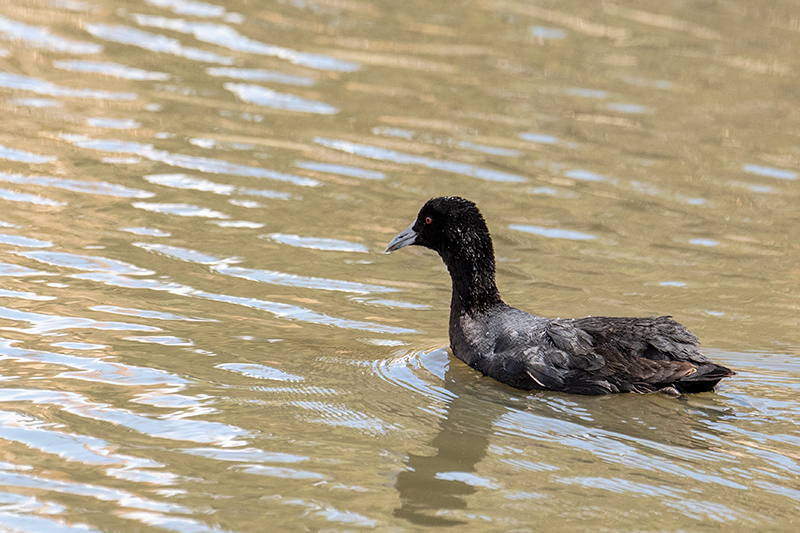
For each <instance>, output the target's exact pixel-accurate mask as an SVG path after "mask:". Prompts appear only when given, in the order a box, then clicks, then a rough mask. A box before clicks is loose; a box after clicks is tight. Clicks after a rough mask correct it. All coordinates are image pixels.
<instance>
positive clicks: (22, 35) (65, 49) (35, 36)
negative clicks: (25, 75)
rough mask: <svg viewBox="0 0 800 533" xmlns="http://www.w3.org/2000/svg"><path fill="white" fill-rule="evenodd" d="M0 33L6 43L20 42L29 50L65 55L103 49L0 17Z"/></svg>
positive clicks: (90, 52) (93, 44) (97, 51)
mask: <svg viewBox="0 0 800 533" xmlns="http://www.w3.org/2000/svg"><path fill="white" fill-rule="evenodd" d="M0 33H2V34H3V39H4V40H7V41H22V42H24V43H25V45H26V46H28V47H30V48H39V49H44V50H49V51H51V52H58V53H65V54H99V53H100V52H102V51H103V47H102V46H100V45H99V44H95V43H87V42H84V41H72V40H70V39H65V38H63V37H59V36H57V35H53V34H51V33H50V32H49V31H48V30H47V29H46V28H41V27H39V26H30V25H28V24H23V23H22V22H17V21H16V20H11V19H9V18H6V17H4V16H2V15H0Z"/></svg>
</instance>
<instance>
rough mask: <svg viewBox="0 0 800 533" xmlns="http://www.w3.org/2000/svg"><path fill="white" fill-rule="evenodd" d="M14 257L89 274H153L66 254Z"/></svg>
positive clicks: (102, 259) (120, 263) (109, 261)
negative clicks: (75, 269)
mask: <svg viewBox="0 0 800 533" xmlns="http://www.w3.org/2000/svg"><path fill="white" fill-rule="evenodd" d="M14 253H15V254H16V255H20V256H22V257H27V258H28V259H33V260H35V261H39V262H41V263H45V264H47V265H52V266H59V267H67V268H77V269H79V270H88V271H90V272H113V273H114V274H125V275H130V276H147V275H151V274H155V272H153V271H152V270H147V269H144V268H139V267H137V266H134V265H132V264H130V263H126V262H124V261H117V260H115V259H107V258H105V257H97V256H89V255H78V254H71V253H67V252H45V251H31V252H14Z"/></svg>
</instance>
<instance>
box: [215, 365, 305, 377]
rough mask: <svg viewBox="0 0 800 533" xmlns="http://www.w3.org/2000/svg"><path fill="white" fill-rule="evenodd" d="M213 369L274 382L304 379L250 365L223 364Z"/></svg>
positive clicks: (264, 366) (273, 369) (274, 369)
mask: <svg viewBox="0 0 800 533" xmlns="http://www.w3.org/2000/svg"><path fill="white" fill-rule="evenodd" d="M215 368H221V369H223V370H230V371H231V372H236V373H238V374H241V375H243V376H247V377H249V378H256V379H271V380H275V381H303V380H304V379H305V378H304V377H302V376H295V375H294V374H289V373H288V372H284V371H283V370H278V369H277V368H271V367H268V366H266V365H257V364H252V363H223V364H220V365H217V366H216V367H215Z"/></svg>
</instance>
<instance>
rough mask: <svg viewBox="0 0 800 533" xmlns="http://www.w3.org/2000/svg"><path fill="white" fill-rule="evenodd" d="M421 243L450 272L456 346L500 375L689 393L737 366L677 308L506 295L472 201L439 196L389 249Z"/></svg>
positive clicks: (512, 381)
mask: <svg viewBox="0 0 800 533" xmlns="http://www.w3.org/2000/svg"><path fill="white" fill-rule="evenodd" d="M412 244H413V245H418V246H424V247H426V248H430V249H431V250H434V251H436V252H438V254H439V255H440V256H441V258H442V260H443V261H444V263H445V265H447V270H448V271H449V272H450V278H451V280H452V283H453V294H452V300H451V302H450V347H451V348H452V350H453V354H454V355H455V356H456V357H458V358H459V359H461V360H462V361H464V362H465V363H467V364H468V365H470V366H471V367H473V368H475V369H476V370H478V371H480V372H482V373H483V374H485V375H487V376H490V377H492V378H494V379H496V380H497V381H500V382H502V383H506V384H508V385H511V386H512V387H517V388H519V389H525V390H554V391H561V392H567V393H573V394H610V393H615V392H639V393H646V392H664V393H667V394H670V395H673V396H680V395H681V394H682V393H693V392H704V391H710V390H713V389H714V386H716V384H717V383H719V381H720V380H721V379H723V378H726V377H729V376H733V375H735V372H733V371H731V370H730V369H728V368H726V367H724V366H721V365H718V364H716V363H713V362H711V361H710V360H709V359H708V358H707V357H706V356H704V355H703V354H702V353H700V351H699V350H698V348H697V345H698V339H697V337H695V336H694V335H693V334H692V333H691V332H689V330H687V329H686V328H685V327H684V326H682V325H681V324H679V323H678V322H676V321H674V320H672V318H670V317H668V316H660V317H647V318H618V317H602V316H597V317H585V318H571V319H562V318H556V319H551V318H544V317H540V316H536V315H532V314H529V313H526V312H524V311H520V310H519V309H516V308H514V307H511V306H510V305H508V304H506V303H505V302H503V300H502V298H501V297H500V293H499V292H498V290H497V285H495V262H494V248H493V246H492V238H491V236H490V235H489V229H488V228H487V226H486V222H485V221H484V219H483V215H481V213H480V211H479V210H478V207H477V206H476V205H475V204H474V203H473V202H471V201H469V200H465V199H464V198H459V197H455V196H447V197H441V198H432V199H431V200H429V201H428V202H427V203H426V204H425V205H424V206H423V207H422V209H421V210H420V212H419V214H418V215H417V219H416V220H415V221H414V223H413V224H411V226H409V227H408V228H406V229H405V230H403V231H402V232H401V233H400V234H399V235H397V236H396V237H395V238H394V239H392V241H391V242H390V243H389V246H387V248H386V253H389V252H392V251H394V250H398V249H400V248H403V247H405V246H409V245H412Z"/></svg>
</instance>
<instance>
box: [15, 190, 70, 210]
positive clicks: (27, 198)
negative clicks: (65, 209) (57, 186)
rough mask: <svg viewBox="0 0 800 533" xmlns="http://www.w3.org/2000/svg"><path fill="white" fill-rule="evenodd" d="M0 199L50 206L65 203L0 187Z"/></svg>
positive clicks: (58, 205) (64, 203) (59, 205)
mask: <svg viewBox="0 0 800 533" xmlns="http://www.w3.org/2000/svg"><path fill="white" fill-rule="evenodd" d="M0 200H8V201H9V202H23V203H28V204H34V205H47V206H50V207H61V206H64V205H67V203H66V202H58V201H56V200H51V199H49V198H43V197H41V196H37V195H35V194H28V193H24V192H14V191H9V190H8V189H3V188H0Z"/></svg>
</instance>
